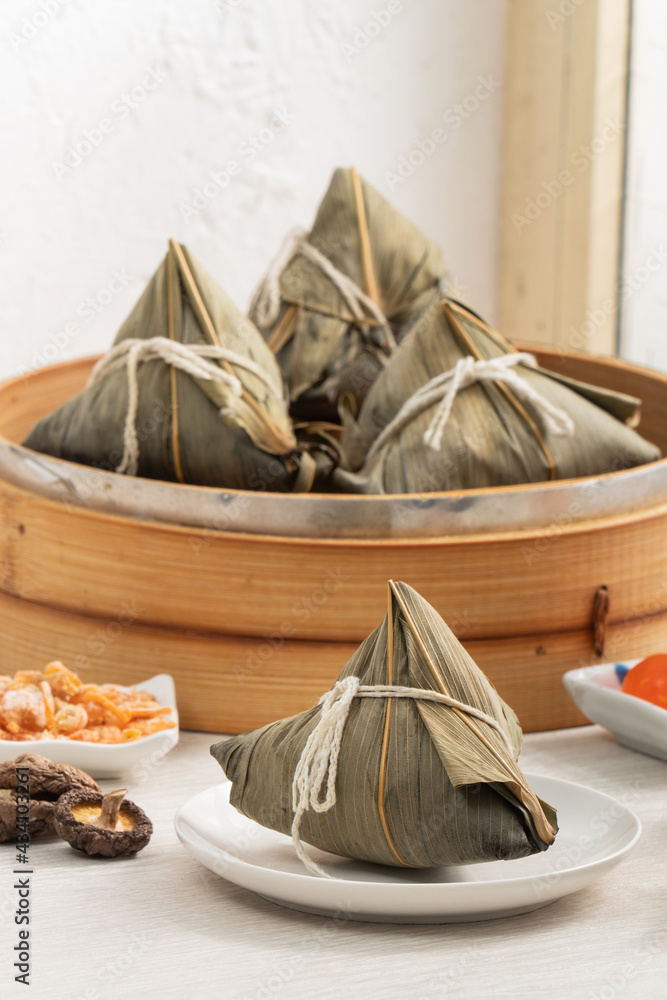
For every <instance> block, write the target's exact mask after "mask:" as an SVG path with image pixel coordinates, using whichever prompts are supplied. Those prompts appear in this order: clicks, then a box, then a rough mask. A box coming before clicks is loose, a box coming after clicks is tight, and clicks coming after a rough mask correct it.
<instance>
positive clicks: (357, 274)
mask: <svg viewBox="0 0 667 1000" xmlns="http://www.w3.org/2000/svg"><path fill="white" fill-rule="evenodd" d="M444 275H445V264H444V261H443V259H442V256H441V254H440V251H439V249H438V248H437V246H435V244H434V243H432V242H431V241H430V240H428V239H427V238H426V237H425V236H424V235H423V234H422V233H420V232H419V230H418V229H417V228H416V227H415V226H414V225H413V224H412V223H411V222H409V221H408V220H407V219H405V218H404V217H403V216H402V215H400V213H399V212H397V211H396V209H394V208H393V207H392V206H391V205H390V204H389V203H388V202H387V201H385V199H384V198H383V197H382V196H381V195H380V194H379V193H378V192H377V191H376V190H375V189H374V188H372V187H371V186H370V184H367V183H366V182H365V181H364V180H362V179H361V178H360V177H359V175H358V174H357V173H356V171H355V170H353V169H342V168H339V169H338V170H336V171H335V173H334V175H333V178H332V180H331V184H330V186H329V189H328V191H327V193H326V195H325V196H324V198H323V200H322V203H321V205H320V207H319V210H318V212H317V217H316V219H315V222H314V224H313V228H312V229H311V231H310V233H309V234H308V235H307V236H306V234H303V233H297V234H295V236H294V237H293V238H292V239H291V240H290V241H289V242H288V244H287V246H286V248H285V249H284V250H283V252H282V253H281V254H280V255H279V257H278V258H277V259H276V261H275V262H274V264H273V265H272V267H271V270H270V272H269V274H267V276H266V278H265V279H264V281H263V282H262V284H261V285H260V287H259V289H258V291H257V293H256V296H255V299H254V301H253V303H252V305H251V309H250V318H251V319H252V320H253V322H255V323H256V324H257V326H258V327H259V329H260V330H261V332H262V334H263V335H264V336H265V337H266V339H267V342H268V344H269V346H270V347H271V349H272V350H273V351H274V352H275V354H276V358H277V360H278V363H279V365H280V367H281V370H282V372H283V375H284V377H285V381H286V383H287V385H288V387H289V392H290V398H291V400H292V402H293V408H294V412H295V413H297V414H298V415H299V416H303V417H304V418H306V419H318V418H322V417H324V418H335V416H336V413H337V410H336V402H337V399H338V396H339V395H340V394H341V392H343V391H345V392H349V393H350V394H351V395H353V396H354V397H355V399H356V401H357V404H359V403H360V402H361V400H362V399H363V397H364V395H365V393H366V392H367V391H368V388H369V386H370V385H371V384H372V382H373V380H374V379H375V378H376V377H377V375H378V373H379V372H380V371H381V370H382V368H383V367H384V364H385V363H386V360H387V358H388V357H389V355H390V354H391V352H392V350H393V348H394V346H395V344H396V342H397V341H399V340H400V337H401V335H402V332H403V330H404V328H405V327H406V325H407V324H409V322H410V321H411V319H412V317H413V316H414V315H415V312H418V311H420V310H421V309H423V307H424V304H425V302H426V301H430V298H431V297H432V296H433V295H434V294H435V292H436V286H437V284H438V282H439V281H440V280H441V279H443V277H444Z"/></svg>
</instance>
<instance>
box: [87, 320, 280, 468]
mask: <svg viewBox="0 0 667 1000" xmlns="http://www.w3.org/2000/svg"><path fill="white" fill-rule="evenodd" d="M148 361H164V362H165V364H167V365H171V366H172V367H173V368H178V369H180V371H183V372H186V373H187V374H188V375H191V376H192V377H193V378H196V379H203V380H204V381H206V382H218V383H220V384H221V385H225V386H226V387H227V388H228V389H229V391H230V392H231V393H232V395H234V396H241V395H242V393H243V384H242V382H241V380H240V379H239V378H238V377H237V376H236V375H234V374H233V373H231V372H227V371H225V370H224V368H221V367H220V365H218V364H215V362H216V361H226V362H227V363H228V364H230V365H235V366H236V367H237V368H243V369H244V370H245V371H247V372H250V373H251V374H252V375H254V376H255V377H256V378H258V379H259V380H260V381H261V382H262V383H263V384H264V385H265V386H266V387H267V388H268V389H269V391H270V392H271V393H272V395H274V396H275V397H276V398H278V399H281V398H282V393H281V390H280V388H279V387H278V386H277V385H276V384H275V383H274V382H273V381H272V379H271V378H269V376H268V375H267V373H266V372H265V371H264V370H263V369H262V368H261V367H260V366H259V365H258V364H256V362H254V361H253V360H252V359H251V358H248V357H246V356H245V355H243V354H238V353H237V352H236V351H231V350H228V349H227V348H225V347H219V346H218V345H216V344H182V343H181V342H180V341H178V340H170V339H169V338H168V337H150V338H148V339H147V340H140V339H136V338H133V337H128V338H127V339H126V340H121V341H120V343H119V344H116V345H115V346H114V347H112V348H111V350H110V351H108V352H107V353H106V354H105V355H104V357H103V358H101V359H100V360H99V361H98V362H97V364H96V365H95V367H94V368H93V370H92V372H91V374H90V378H89V379H88V382H87V385H89V386H90V385H94V384H95V383H96V382H99V381H101V380H102V379H104V378H107V377H108V376H109V375H113V374H114V372H117V371H121V370H122V369H123V368H125V369H126V370H127V390H128V402H127V413H126V415H125V426H124V429H123V455H122V458H121V461H120V463H119V465H117V466H116V468H115V470H114V471H115V472H120V473H125V474H126V475H129V476H136V474H137V469H138V466H139V437H138V434H137V412H138V409H139V379H138V368H139V365H140V364H141V363H144V362H148ZM220 412H221V413H223V410H221V411H220Z"/></svg>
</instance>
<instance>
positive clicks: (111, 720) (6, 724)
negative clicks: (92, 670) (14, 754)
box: [0, 661, 176, 743]
mask: <svg viewBox="0 0 667 1000" xmlns="http://www.w3.org/2000/svg"><path fill="white" fill-rule="evenodd" d="M170 713H171V709H170V708H169V707H167V706H164V705H160V704H158V702H157V700H156V699H155V698H154V697H153V695H152V694H150V692H148V691H141V690H140V691H137V689H136V688H134V687H123V686H122V685H120V684H102V685H99V684H82V683H81V680H80V678H79V677H77V675H76V674H75V673H74V672H73V671H71V670H70V669H69V668H68V667H66V666H65V665H64V663H60V661H54V662H53V663H49V664H48V666H47V667H45V669H44V672H43V673H40V672H39V671H37V670H20V671H18V673H16V674H15V675H14V677H6V676H2V677H0V740H17V741H23V740H40V739H41V740H48V739H71V740H81V741H83V742H85V743H127V742H130V741H131V740H138V739H141V738H142V737H144V736H150V735H151V734H152V733H158V732H160V731H161V730H163V729H173V728H174V727H175V726H176V723H175V722H171V721H169V720H168V719H167V718H165V716H168V715H169V714H170Z"/></svg>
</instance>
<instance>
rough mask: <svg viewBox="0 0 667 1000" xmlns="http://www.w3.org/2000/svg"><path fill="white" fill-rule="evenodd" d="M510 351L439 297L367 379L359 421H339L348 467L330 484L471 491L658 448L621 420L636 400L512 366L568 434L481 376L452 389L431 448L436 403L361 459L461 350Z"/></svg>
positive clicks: (592, 471)
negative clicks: (566, 424)
mask: <svg viewBox="0 0 667 1000" xmlns="http://www.w3.org/2000/svg"><path fill="white" fill-rule="evenodd" d="M512 350H513V348H512V347H511V345H509V344H508V343H507V342H506V341H504V340H503V339H502V338H501V337H500V336H499V335H498V334H496V333H495V331H493V330H491V329H490V328H489V327H488V326H487V325H486V324H485V323H484V322H483V321H481V320H480V319H479V318H478V317H477V316H476V315H475V314H474V313H472V312H471V311H470V310H469V309H468V308H467V307H464V306H462V305H460V304H459V303H457V302H456V301H454V300H451V299H448V298H441V299H440V300H439V301H438V302H436V303H434V304H433V305H431V306H430V308H429V309H427V311H426V312H425V313H424V314H423V315H422V316H421V317H420V318H419V320H418V321H417V322H416V323H415V324H414V325H413V326H412V327H411V329H410V330H409V331H408V332H407V333H406V335H405V337H404V340H403V342H402V343H401V345H400V346H399V348H398V350H397V351H396V352H395V354H394V355H393V357H392V359H391V361H390V362H389V364H388V365H387V367H386V368H385V369H384V371H383V372H382V374H381V375H380V376H379V377H378V379H377V381H376V382H375V383H374V385H373V386H372V388H371V390H370V392H369V394H368V396H367V397H366V399H365V401H364V404H363V406H362V409H361V413H360V415H359V419H358V421H357V422H356V423H355V422H354V421H353V420H352V419H351V418H349V417H348V418H347V419H346V423H347V425H348V430H347V431H346V434H345V436H344V438H343V442H342V446H343V449H344V453H345V455H346V460H347V465H348V468H349V470H351V471H347V470H345V469H338V470H336V472H335V474H334V482H335V483H336V486H337V488H338V489H340V490H342V491H344V492H355V493H406V492H419V493H421V492H432V491H438V490H457V489H472V488H479V487H487V486H500V485H513V484H518V483H534V482H541V481H544V480H549V479H568V478H572V477H577V476H594V475H599V474H602V473H606V472H612V471H616V470H618V469H624V468H630V467H632V466H636V465H642V464H644V463H647V462H652V461H656V460H657V459H659V458H660V451H659V449H658V448H656V447H655V446H654V445H653V444H651V443H650V442H648V441H646V440H644V439H643V438H642V437H640V435H639V434H637V433H636V432H635V431H634V430H632V429H631V427H629V426H627V423H626V421H628V422H633V419H636V416H637V413H638V407H639V400H637V399H634V398H633V397H630V396H625V395H624V394H622V393H614V392H611V391H607V390H603V389H598V388H596V387H594V386H588V385H586V384H584V383H580V382H575V381H574V380H572V379H567V378H564V377H561V376H558V375H554V374H553V373H551V372H546V371H545V370H543V369H540V368H532V367H527V366H525V365H520V366H517V369H516V371H517V372H518V373H519V374H520V375H521V376H522V378H524V379H525V380H526V381H527V382H528V383H529V384H530V385H531V386H533V387H534V388H535V389H536V390H538V392H539V393H540V394H541V395H542V396H543V397H545V398H546V399H547V400H548V401H549V402H551V403H552V404H553V405H555V406H557V407H558V408H560V409H561V410H563V411H565V413H567V414H569V416H570V417H571V418H572V420H573V421H574V426H575V430H574V434H573V436H572V437H557V436H555V435H554V434H551V433H550V432H549V431H548V430H547V429H546V428H545V427H544V426H543V423H542V421H541V419H540V415H539V414H538V413H537V412H535V411H534V410H533V409H531V406H530V405H529V404H528V403H525V402H523V403H519V401H518V400H517V399H516V398H515V397H513V394H512V392H511V390H509V389H507V387H505V386H504V385H502V384H500V383H496V382H484V383H482V382H479V383H477V384H474V385H471V386H469V387H468V388H466V389H463V390H461V391H460V392H459V394H458V395H457V397H456V399H455V401H454V404H453V408H452V411H451V414H450V416H449V419H448V421H447V424H446V425H445V428H444V433H443V438H442V445H441V447H440V448H439V449H438V450H437V451H434V450H433V449H432V448H430V447H429V446H428V445H427V444H425V442H424V433H425V431H426V429H427V428H428V426H429V424H430V421H431V418H432V415H433V411H434V406H432V407H430V408H429V409H427V410H425V411H424V412H422V413H421V414H419V415H418V416H417V417H416V418H415V419H413V420H412V421H410V423H409V424H407V426H405V427H404V428H403V429H402V430H400V431H399V433H397V434H396V435H395V436H394V437H392V438H391V439H390V440H388V441H387V442H386V443H385V444H384V446H383V447H382V448H381V449H380V450H379V451H378V452H377V454H375V455H374V456H372V457H371V459H369V460H368V461H367V460H366V456H367V454H368V451H369V448H370V447H371V445H372V444H373V442H374V440H375V439H376V438H377V436H378V435H379V434H380V432H381V431H382V430H383V429H384V428H385V427H386V426H387V425H388V424H389V423H390V422H391V420H392V419H393V418H394V417H395V416H396V414H397V413H398V411H399V410H400V408H401V406H402V405H403V404H404V403H405V402H406V400H408V399H409V398H410V397H411V396H412V395H413V394H414V393H415V392H416V391H417V390H418V389H420V388H421V387H422V386H424V385H425V384H426V383H427V382H428V381H429V380H430V379H431V378H433V377H435V376H436V375H439V374H441V373H442V372H447V371H450V370H452V369H453V368H454V366H455V365H456V363H457V361H459V360H460V359H461V358H463V357H466V356H474V357H475V358H478V359H485V360H486V359H490V358H498V357H501V356H503V355H505V354H507V353H509V352H511V351H512Z"/></svg>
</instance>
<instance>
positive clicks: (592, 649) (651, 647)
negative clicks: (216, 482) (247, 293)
mask: <svg viewBox="0 0 667 1000" xmlns="http://www.w3.org/2000/svg"><path fill="white" fill-rule="evenodd" d="M535 353H537V354H538V357H539V360H540V362H541V363H542V364H544V365H545V366H546V367H550V368H552V369H553V370H555V371H559V372H562V373H564V374H567V375H570V376H572V377H573V378H578V379H581V380H584V381H590V382H594V383H597V384H600V385H603V386H606V387H608V388H612V389H620V390H622V391H625V392H629V393H633V394H636V395H638V396H640V397H641V398H642V399H643V401H644V403H643V417H642V424H641V431H642V433H643V434H644V435H645V436H646V437H647V438H649V439H650V440H651V441H654V442H655V443H656V444H657V445H659V446H660V447H661V448H662V449H663V452H665V453H667V420H666V419H665V416H666V413H665V410H666V406H665V400H666V399H667V394H666V392H665V390H666V389H667V379H666V378H664V377H663V376H661V375H659V374H657V373H653V372H649V371H647V370H643V369H639V368H636V367H634V366H631V365H627V364H625V363H623V362H618V361H613V360H602V359H598V358H591V357H584V356H579V355H572V354H567V353H561V352H553V351H545V350H541V349H540V350H537V351H536V352H535ZM94 360H95V359H83V360H80V361H75V362H67V363H65V364H62V365H56V366H53V367H51V368H45V369H41V370H39V371H37V372H33V373H31V374H30V375H28V376H25V377H22V378H19V379H15V380H13V381H10V382H7V383H4V384H3V385H2V386H0V476H2V477H4V478H2V479H0V637H1V644H0V672H3V673H7V672H13V671H15V670H18V669H35V668H39V667H40V666H42V665H43V664H44V663H46V662H48V661H49V660H51V659H54V658H60V659H62V660H64V661H65V662H67V663H68V664H69V665H71V666H72V667H73V668H74V669H75V670H78V671H80V672H81V673H83V674H84V676H85V678H86V679H87V680H91V681H115V682H120V683H124V682H128V681H136V680H137V679H140V678H142V677H148V676H150V675H151V674H152V673H155V672H157V671H167V672H169V673H171V674H172V675H173V676H174V678H175V681H176V685H177V694H178V699H179V710H180V712H181V720H182V724H183V725H184V727H186V728H192V729H200V730H209V731H215V732H229V733H234V732H240V731H242V730H244V729H249V728H254V727H256V726H261V725H263V724H265V723H267V722H269V721H271V720H273V719H275V718H279V717H281V716H284V715H288V714H291V713H294V712H298V711H301V710H302V709H304V708H306V707H308V706H310V705H312V704H313V703H314V702H315V701H316V700H317V698H318V697H319V696H320V694H321V693H322V692H323V691H325V690H326V689H327V688H328V687H329V686H330V684H331V682H332V680H333V678H334V677H335V676H336V674H337V673H338V672H339V670H340V669H341V667H342V666H343V665H344V664H345V662H346V661H347V659H348V658H349V657H350V656H351V655H352V653H353V652H354V650H355V649H356V647H357V645H358V644H359V642H360V641H361V640H362V639H363V638H365V636H366V635H367V634H368V633H369V632H370V631H371V630H372V629H373V628H374V627H375V626H376V625H377V624H378V623H379V622H380V621H381V619H382V616H383V614H384V610H385V600H386V583H387V580H388V579H389V578H394V579H401V580H404V581H405V582H406V583H408V584H410V585H411V586H412V587H414V588H415V589H417V590H418V591H419V592H420V593H422V594H423V595H424V597H425V598H426V599H427V600H428V601H430V602H431V603H432V604H433V605H434V606H435V607H436V608H437V609H438V611H440V613H441V614H442V615H443V617H444V618H445V620H446V621H447V622H448V623H449V624H450V626H451V627H452V628H453V630H454V632H455V633H456V634H457V635H458V636H459V638H460V639H461V640H462V642H463V643H464V645H465V646H466V648H467V649H468V650H469V652H470V653H471V655H472V656H473V657H474V658H475V659H476V661H477V662H478V664H479V665H480V667H481V668H482V669H483V670H484V671H485V672H486V673H487V674H488V676H489V678H490V679H491V681H492V682H493V683H494V684H495V685H496V687H497V688H498V691H499V692H500V694H501V695H502V697H503V698H505V699H506V700H507V701H508V702H509V704H511V705H512V706H513V708H514V709H515V711H516V712H517V714H518V715H519V719H520V721H521V723H522V726H523V728H524V730H525V731H533V730H537V729H549V728H557V727H561V726H568V725H576V724H580V723H583V722H584V721H585V720H584V718H583V716H581V715H580V714H579V712H578V710H577V709H576V708H575V707H574V705H572V703H571V702H570V701H569V698H568V696H567V694H566V693H565V691H564V689H563V687H562V684H561V676H562V674H563V673H564V672H565V671H566V670H568V669H571V668H572V667H573V666H577V665H581V666H584V665H588V664H591V663H595V662H599V660H600V658H602V659H604V660H610V659H620V658H625V657H631V656H641V655H644V654H648V653H650V652H654V651H656V650H657V649H660V648H661V647H663V648H665V647H667V460H663V461H660V462H656V463H653V464H652V465H650V466H644V467H642V468H641V469H637V470H627V471H623V472H616V473H611V474H609V475H608V476H601V477H596V478H595V479H594V480H572V481H569V482H559V483H553V484H536V485H534V486H520V487H511V488H498V489H487V490H479V491H466V492H465V493H458V494H452V493H449V494H447V493H442V494H428V495H423V496H422V497H416V498H409V497H408V498H405V497H404V498H396V497H389V498H386V497H385V498H372V497H316V496H313V497H289V496H279V495H276V494H274V495H271V494H263V495H262V494H259V495H258V494H250V493H248V494H245V493H240V492H235V491H216V490H207V489H199V488H197V487H183V486H179V485H176V484H163V483H161V484H157V483H150V484H149V483H145V484H144V483H140V484H138V483H137V481H135V480H129V479H127V478H126V477H120V476H116V475H115V474H113V473H105V472H103V471H100V470H89V469H86V468H84V467H83V466H75V465H73V463H65V462H58V461H57V460H52V459H48V460H47V459H46V457H45V456H37V455H36V454H35V453H32V452H28V451H27V449H23V448H21V447H20V446H19V442H20V441H21V440H22V439H23V437H24V436H25V434H26V433H27V431H28V430H29V428H30V427H31V426H32V424H33V423H34V421H35V420H36V419H38V418H39V417H40V416H42V415H43V414H44V413H46V412H48V411H49V410H51V409H52V408H53V407H55V406H57V405H59V404H60V403H61V402H63V401H64V400H65V399H67V398H68V397H69V396H71V395H72V394H73V393H75V392H77V391H78V390H79V389H80V388H81V387H82V385H83V384H84V383H85V380H86V377H87V375H88V373H89V371H90V368H91V366H92V364H93V362H94ZM91 475H94V476H95V477H96V480H95V488H94V490H92V491H91V492H90V493H88V494H86V493H85V491H84V492H83V493H82V490H81V483H84V484H85V481H86V476H88V477H90V476H91ZM138 485H140V486H142V487H143V486H145V490H146V494H147V495H148V493H150V491H151V490H152V491H153V492H152V493H151V496H150V503H149V506H150V505H151V504H153V503H155V504H156V508H155V510H152V509H151V510H150V511H149V516H150V517H151V518H153V519H151V520H149V519H140V518H138V517H132V516H128V511H129V510H133V509H136V508H134V507H133V506H132V505H133V504H135V503H136V493H134V492H133V491H134V490H136V488H137V486H138ZM126 487H127V489H126ZM142 495H143V494H142ZM192 497H195V498H196V500H197V501H198V503H195V504H192V503H191V502H190V501H191V498H192ZM184 498H185V500H184ZM84 503H85V504H86V506H84ZM229 503H235V504H236V505H237V506H238V508H239V510H240V511H241V516H240V517H238V518H235V519H233V520H232V522H231V523H232V526H233V529H234V530H219V529H218V528H217V527H209V526H207V523H213V524H216V523H218V522H216V521H213V520H211V521H209V522H207V520H206V519H204V521H203V523H192V522H193V521H196V520H197V518H198V516H199V515H198V514H197V508H198V507H206V505H207V504H208V505H209V506H210V505H212V506H211V507H210V509H212V510H219V509H222V508H221V504H222V507H225V506H226V505H228V504H229ZM123 504H125V508H126V509H125V510H124V512H123V513H120V514H119V513H118V512H117V511H118V510H119V509H121V510H123ZM105 505H106V506H107V508H108V509H104V508H105ZM95 507H99V508H100V509H95ZM295 507H298V514H297V515H295V514H294V513H293V511H294V509H295ZM170 509H171V510H173V511H174V512H175V514H176V517H177V519H179V518H180V519H181V520H182V521H183V522H184V523H180V524H173V523H167V522H166V521H164V520H160V518H161V517H164V516H166V514H168V512H169V510H170ZM193 509H194V513H193ZM165 512H166V513H165ZM276 512H277V513H276ZM323 512H324V513H323ZM517 512H518V513H517ZM142 514H143V515H146V510H145V509H144V506H143V505H142ZM264 515H266V517H265V516H264ZM253 518H254V521H253ZM248 522H250V524H251V525H252V524H254V527H255V530H254V531H249V530H247V528H248V526H249V525H248ZM378 524H379V526H380V527H379V528H378ZM508 524H509V525H511V530H507V525H508ZM241 529H244V530H241ZM267 529H268V530H267ZM364 529H367V536H366V537H363V536H362V535H361V532H362V531H364ZM300 530H301V534H298V532H299V531H300ZM277 532H280V533H277ZM355 534H356V536H357V537H347V536H348V535H355ZM326 536H328V537H326ZM602 588H606V590H605V589H602ZM603 595H606V597H607V598H608V607H607V603H606V600H605V599H604V598H603Z"/></svg>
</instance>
